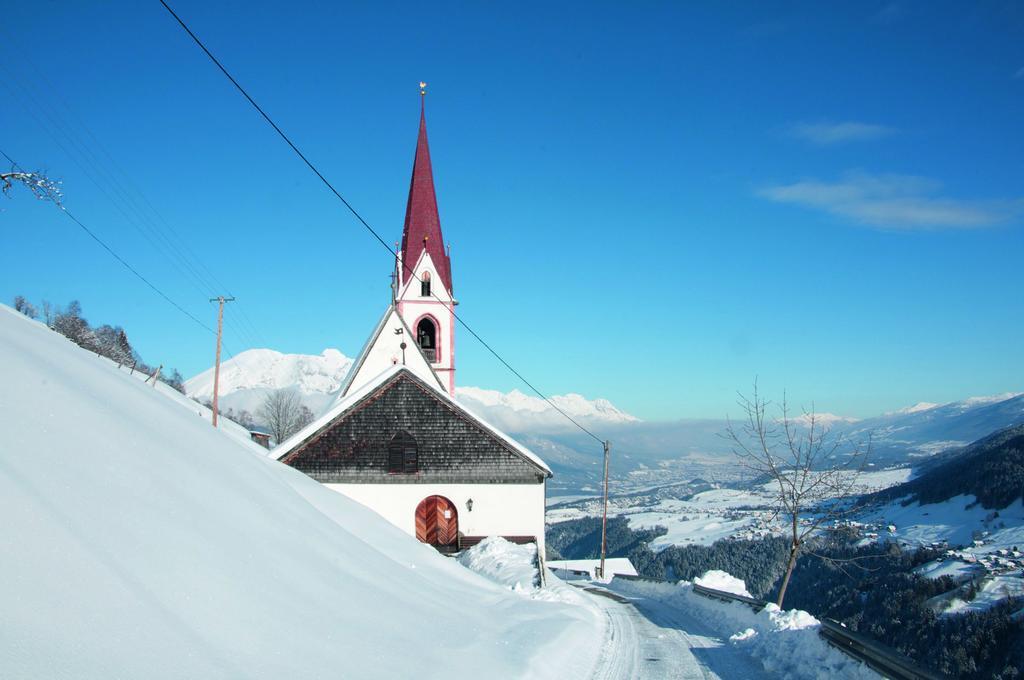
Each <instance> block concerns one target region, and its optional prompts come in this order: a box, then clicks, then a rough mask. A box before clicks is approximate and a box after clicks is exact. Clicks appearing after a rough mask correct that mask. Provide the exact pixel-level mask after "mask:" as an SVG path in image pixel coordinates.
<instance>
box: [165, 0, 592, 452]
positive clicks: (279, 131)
mask: <svg viewBox="0 0 1024 680" xmlns="http://www.w3.org/2000/svg"><path fill="white" fill-rule="evenodd" d="M160 4H161V5H163V6H164V9H166V10H167V11H168V12H169V13H170V15H171V16H172V17H174V19H175V21H177V22H178V24H179V25H180V26H181V27H182V28H183V29H184V30H185V32H186V33H188V35H189V37H191V38H192V40H193V41H194V42H195V44H196V45H198V46H199V48H200V49H201V50H202V51H203V52H204V53H205V54H206V56H207V57H209V58H210V61H212V62H213V63H214V64H215V65H216V66H217V68H218V69H220V71H221V73H223V74H224V76H225V77H226V78H227V79H228V80H230V81H231V84H232V85H234V86H235V89H237V90H238V91H239V92H240V93H241V94H242V96H243V97H245V98H246V100H247V101H248V102H249V103H250V104H252V107H253V108H254V109H256V111H257V112H259V114H260V115H261V116H263V119H264V120H265V121H267V123H268V124H269V125H270V127H272V128H274V131H275V132H276V133H277V134H278V136H280V137H281V139H283V140H284V141H285V143H286V144H288V146H289V147H291V149H292V151H294V152H295V154H296V155H297V156H298V157H299V158H301V159H302V162H303V163H305V164H306V166H307V167H308V168H309V169H310V170H311V171H312V172H313V174H315V175H316V176H317V177H318V178H320V181H321V182H323V184H324V186H326V187H327V188H328V189H329V190H330V191H331V193H332V194H334V196H335V197H336V198H337V199H338V200H339V201H341V202H342V204H344V206H345V207H346V208H348V210H349V212H351V213H352V215H353V216H355V218H356V219H357V220H359V223H360V224H362V225H363V226H364V227H365V228H366V230H367V231H368V232H369V233H370V234H371V235H372V236H373V237H374V238H375V239H377V241H378V242H379V243H380V244H381V245H382V246H384V248H385V249H386V250H387V251H388V253H389V254H391V255H394V254H395V253H394V252H393V251H392V250H391V246H389V245H388V243H387V241H385V240H384V239H383V238H382V237H381V235H380V234H378V233H377V231H376V230H375V229H374V228H373V227H371V226H370V224H369V223H368V222H367V221H366V220H364V219H363V217H362V215H360V214H359V212H357V211H356V209H355V208H354V207H352V204H350V203H349V202H348V201H346V200H345V197H344V196H342V195H341V193H340V192H339V191H338V190H337V189H335V188H334V185H333V184H331V183H330V181H329V180H328V179H327V178H326V177H324V175H323V173H321V172H320V171H319V170H318V169H317V167H316V166H315V165H313V163H312V162H311V161H310V160H309V159H308V158H307V157H306V155H305V154H304V153H302V151H300V150H299V147H297V146H296V145H295V143H294V142H292V140H291V139H290V138H289V137H288V135H286V134H285V133H284V131H283V130H282V129H281V128H280V127H278V125H277V123H275V122H274V121H273V119H272V118H271V117H270V116H269V115H267V112H266V111H264V110H263V108H262V107H260V105H259V104H257V103H256V100H254V99H253V98H252V97H251V96H249V93H248V92H246V91H245V88H244V87H242V86H241V85H240V84H239V82H238V81H237V80H235V78H234V76H232V75H231V73H229V72H228V70H227V69H226V68H225V67H224V65H223V64H221V63H220V60H218V59H217V57H215V56H214V55H213V53H212V52H210V50H209V49H207V47H206V45H204V44H203V41H202V40H200V39H199V38H198V36H196V34H195V33H193V32H192V29H190V28H189V27H188V25H187V24H186V23H185V22H184V21H183V20H182V19H181V17H179V16H178V15H177V13H176V12H175V11H174V10H173V9H171V7H170V5H168V4H167V2H166V1H165V0H160ZM402 265H403V266H404V267H405V268H406V269H407V270H408V271H409V273H410V274H411V275H412V277H413V278H414V279H416V280H421V279H420V277H418V276H417V275H416V272H414V271H413V270H412V267H411V266H410V265H409V263H407V262H405V261H404V260H403V261H402ZM431 297H433V298H434V299H435V300H437V301H438V302H442V303H443V300H441V299H440V298H438V297H437V295H435V294H433V293H431ZM445 309H447V310H448V311H449V313H451V315H452V316H453V317H454V318H455V319H456V320H457V321H458V322H459V323H460V324H462V327H463V328H465V329H466V330H467V331H469V333H470V334H471V335H472V336H473V337H474V338H476V339H477V341H479V342H480V344H481V345H483V346H484V347H485V348H486V349H487V351H488V352H490V353H491V354H492V355H494V357H495V358H496V359H497V360H498V361H500V362H501V363H502V365H504V366H505V368H507V369H508V370H509V371H511V372H512V374H513V375H515V376H516V377H517V378H519V379H520V380H521V381H522V382H523V383H524V384H525V385H526V386H527V387H529V388H530V389H531V390H533V391H534V392H535V393H536V394H537V396H539V397H540V398H541V399H543V400H544V401H546V402H547V403H548V405H549V406H551V408H553V409H555V410H556V411H557V412H558V413H560V414H561V415H562V416H563V417H565V418H566V419H567V420H568V421H569V422H571V423H572V424H573V425H575V426H576V427H578V428H579V429H580V430H582V431H583V432H585V433H586V434H588V435H590V436H591V437H593V438H594V439H595V440H596V441H597V442H599V443H601V444H604V442H605V440H604V439H602V438H601V437H598V436H597V435H596V434H594V433H593V432H591V431H590V430H588V429H587V428H585V427H583V425H581V424H580V423H579V422H577V421H576V419H575V418H573V417H572V416H570V415H569V414H568V413H566V412H565V411H563V410H562V409H560V408H559V407H558V406H557V405H555V403H554V402H553V401H551V399H549V398H548V397H547V396H546V395H545V394H544V393H543V392H541V391H540V390H538V389H537V388H536V387H534V386H533V383H531V382H530V381H529V380H527V379H526V378H525V377H523V375H522V373H520V372H519V371H517V370H516V369H515V368H513V367H512V365H511V364H509V363H508V362H507V361H505V359H504V358H503V357H502V356H501V355H500V354H498V353H497V352H496V351H495V350H494V348H493V347H491V346H490V345H489V344H488V343H487V342H486V341H484V339H483V338H481V337H480V335H479V334H478V333H477V332H476V331H474V330H473V329H472V328H470V326H469V324H467V323H466V322H465V321H464V320H463V319H462V318H461V317H460V316H459V315H458V314H457V313H456V312H455V309H454V308H452V307H445Z"/></svg>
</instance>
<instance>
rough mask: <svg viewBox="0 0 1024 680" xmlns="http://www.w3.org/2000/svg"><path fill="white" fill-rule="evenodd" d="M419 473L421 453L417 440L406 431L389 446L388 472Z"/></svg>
mask: <svg viewBox="0 0 1024 680" xmlns="http://www.w3.org/2000/svg"><path fill="white" fill-rule="evenodd" d="M418 471H419V453H418V451H417V448H416V440H415V439H413V436H412V435H411V434H409V433H408V432H406V431H405V430H402V431H400V432H399V433H398V434H396V435H395V436H394V437H392V438H391V442H390V443H389V444H388V472H391V473H396V474H411V473H415V472H418Z"/></svg>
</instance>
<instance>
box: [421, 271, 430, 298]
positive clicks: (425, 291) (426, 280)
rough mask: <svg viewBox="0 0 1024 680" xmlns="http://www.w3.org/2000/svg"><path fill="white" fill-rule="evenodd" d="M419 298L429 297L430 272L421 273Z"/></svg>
mask: <svg viewBox="0 0 1024 680" xmlns="http://www.w3.org/2000/svg"><path fill="white" fill-rule="evenodd" d="M420 297H430V272H423V276H422V277H420Z"/></svg>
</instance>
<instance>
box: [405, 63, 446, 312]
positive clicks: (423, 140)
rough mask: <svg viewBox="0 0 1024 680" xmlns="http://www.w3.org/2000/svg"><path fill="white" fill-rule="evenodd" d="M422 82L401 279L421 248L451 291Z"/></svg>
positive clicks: (406, 213) (411, 266)
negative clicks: (432, 167) (432, 166)
mask: <svg viewBox="0 0 1024 680" xmlns="http://www.w3.org/2000/svg"><path fill="white" fill-rule="evenodd" d="M425 87H426V85H425V84H423V83H421V86H420V131H419V137H418V138H417V140H416V158H415V160H414V161H413V166H412V180H411V181H410V183H409V202H408V204H407V205H406V208H405V228H404V229H403V231H402V262H403V266H402V271H401V272H400V276H401V280H402V282H403V283H405V282H407V281H408V280H409V279H410V274H409V269H407V267H408V268H414V267H416V263H417V262H418V261H419V259H420V256H421V255H422V254H423V252H424V251H426V252H427V254H429V255H430V259H431V260H432V261H433V264H434V267H435V268H436V269H437V277H438V278H439V279H440V283H441V284H443V285H444V287H445V289H446V290H447V291H448V292H449V294H450V293H451V290H452V272H451V264H450V263H449V261H448V254H447V252H446V250H445V246H444V237H443V236H442V234H441V218H440V216H439V215H438V211H437V195H436V194H435V192H434V173H433V171H432V169H431V167H430V146H429V145H428V144H427V117H426V111H425V108H426V107H425V106H424V100H425V99H426V90H425Z"/></svg>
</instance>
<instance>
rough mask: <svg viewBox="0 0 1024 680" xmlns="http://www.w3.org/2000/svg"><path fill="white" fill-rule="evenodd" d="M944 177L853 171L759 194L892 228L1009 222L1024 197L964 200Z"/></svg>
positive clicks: (1023, 205)
mask: <svg viewBox="0 0 1024 680" xmlns="http://www.w3.org/2000/svg"><path fill="white" fill-rule="evenodd" d="M941 188H942V185H941V183H940V182H938V181H936V180H933V179H929V178H927V177H915V176H912V175H871V174H867V173H849V174H847V175H846V176H844V177H843V178H842V179H841V180H838V181H835V182H827V181H822V180H817V179H806V180H801V181H799V182H795V183H793V184H778V185H773V186H767V187H764V188H762V189H760V190H759V191H758V192H757V193H758V195H759V196H762V197H764V198H767V199H769V200H771V201H775V202H776V203H791V204H795V205H800V206H804V207H807V208H815V209H818V210H823V211H825V212H827V213H830V214H832V215H838V216H840V217H845V218H848V219H851V220H853V221H855V222H859V223H861V224H866V225H870V226H876V227H884V228H891V229H931V228H953V229H970V228H977V227H987V226H991V225H995V224H999V223H1002V222H1006V221H1008V220H1010V219H1012V218H1013V217H1015V216H1016V215H1018V214H1020V213H1021V212H1022V209H1024V201H1021V200H1015V201H963V200H958V199H952V198H946V197H944V196H941V195H939V194H938V192H939V190H940V189H941Z"/></svg>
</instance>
